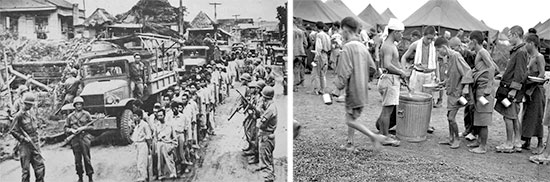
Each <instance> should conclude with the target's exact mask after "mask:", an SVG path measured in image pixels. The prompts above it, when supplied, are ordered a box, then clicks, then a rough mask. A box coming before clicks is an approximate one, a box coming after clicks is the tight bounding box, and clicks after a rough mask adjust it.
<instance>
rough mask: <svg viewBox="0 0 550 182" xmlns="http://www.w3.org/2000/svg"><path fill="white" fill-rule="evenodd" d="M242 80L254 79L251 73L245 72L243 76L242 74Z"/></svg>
mask: <svg viewBox="0 0 550 182" xmlns="http://www.w3.org/2000/svg"><path fill="white" fill-rule="evenodd" d="M242 80H245V81H248V82H249V81H252V77H251V76H250V74H248V73H244V74H243V75H242V76H241V81H242Z"/></svg>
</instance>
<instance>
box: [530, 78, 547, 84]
mask: <svg viewBox="0 0 550 182" xmlns="http://www.w3.org/2000/svg"><path fill="white" fill-rule="evenodd" d="M527 78H528V79H529V81H532V82H537V83H542V82H545V81H546V79H544V78H539V77H535V76H528V77H527Z"/></svg>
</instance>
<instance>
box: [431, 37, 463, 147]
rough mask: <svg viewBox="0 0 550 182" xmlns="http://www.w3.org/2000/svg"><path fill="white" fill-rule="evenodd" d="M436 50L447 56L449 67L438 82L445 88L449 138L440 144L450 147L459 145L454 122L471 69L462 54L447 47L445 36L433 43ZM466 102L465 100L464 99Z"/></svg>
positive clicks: (456, 126)
mask: <svg viewBox="0 0 550 182" xmlns="http://www.w3.org/2000/svg"><path fill="white" fill-rule="evenodd" d="M434 46H435V48H436V49H437V52H438V54H439V55H441V56H445V57H447V60H448V63H449V69H448V71H447V75H448V78H447V79H446V80H445V82H443V83H440V84H441V85H445V87H446V90H447V120H448V121H449V140H448V141H443V142H440V144H445V145H451V148H452V149H457V148H459V147H460V138H459V136H458V124H457V123H456V120H455V119H456V114H457V113H458V109H460V108H461V107H464V105H465V104H466V103H460V102H459V99H460V98H461V97H462V98H464V99H466V98H468V97H467V94H468V93H469V84H470V82H467V79H464V78H465V77H466V76H468V75H470V74H471V69H470V66H469V65H468V63H466V61H465V60H464V58H462V55H461V54H460V53H458V52H456V51H454V50H452V49H450V48H449V47H448V41H447V39H446V38H443V37H439V38H437V39H436V40H435V43H434ZM466 102H467V101H466Z"/></svg>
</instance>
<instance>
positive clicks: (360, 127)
mask: <svg viewBox="0 0 550 182" xmlns="http://www.w3.org/2000/svg"><path fill="white" fill-rule="evenodd" d="M346 124H347V125H348V127H349V128H350V129H351V128H353V129H356V130H359V131H360V132H361V133H363V134H365V135H367V136H368V137H369V138H370V139H371V140H372V141H373V143H374V146H375V148H378V147H380V142H381V141H383V140H384V139H385V138H386V137H384V136H382V135H378V134H376V133H374V132H372V131H370V130H369V129H368V128H367V127H366V126H365V125H363V124H361V123H360V122H359V121H358V120H356V119H353V118H352V117H351V116H349V115H347V116H346ZM350 133H352V132H350V131H349V129H348V135H349V134H350ZM348 137H349V136H348Z"/></svg>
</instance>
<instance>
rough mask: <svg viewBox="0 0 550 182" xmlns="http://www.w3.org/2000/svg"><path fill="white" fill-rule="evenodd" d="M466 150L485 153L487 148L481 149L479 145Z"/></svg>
mask: <svg viewBox="0 0 550 182" xmlns="http://www.w3.org/2000/svg"><path fill="white" fill-rule="evenodd" d="M468 151H470V152H472V153H474V154H485V153H487V150H483V149H481V148H480V147H477V148H473V149H470V150H468Z"/></svg>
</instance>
